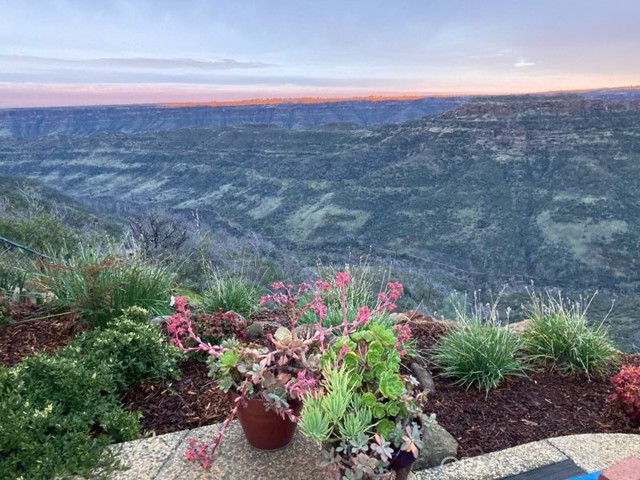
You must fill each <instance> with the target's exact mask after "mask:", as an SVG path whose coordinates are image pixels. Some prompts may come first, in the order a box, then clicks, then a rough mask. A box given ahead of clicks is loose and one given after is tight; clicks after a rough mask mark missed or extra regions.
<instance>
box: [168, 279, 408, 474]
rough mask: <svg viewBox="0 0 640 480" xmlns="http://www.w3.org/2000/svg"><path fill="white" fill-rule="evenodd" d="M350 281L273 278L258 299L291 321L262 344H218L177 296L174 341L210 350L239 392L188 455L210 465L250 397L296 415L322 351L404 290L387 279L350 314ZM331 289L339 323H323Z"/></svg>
mask: <svg viewBox="0 0 640 480" xmlns="http://www.w3.org/2000/svg"><path fill="white" fill-rule="evenodd" d="M349 281H350V278H349V275H348V274H347V273H346V272H338V274H337V275H336V278H335V279H334V280H333V281H332V282H328V281H324V280H320V279H318V280H316V282H315V283H314V284H309V283H302V284H300V285H297V286H294V285H291V284H285V283H283V282H275V283H273V284H272V289H273V293H271V294H269V295H265V296H263V297H262V298H261V299H260V301H259V303H260V304H261V305H263V306H265V307H271V308H274V309H277V310H278V311H279V312H280V313H284V315H285V316H286V318H287V323H288V324H286V325H283V326H282V327H280V328H278V329H277V330H276V331H275V333H274V334H273V335H271V334H267V336H266V341H265V342H264V344H255V343H245V342H242V341H240V340H238V339H237V338H230V339H227V340H224V341H223V342H222V343H220V344H219V345H216V344H211V343H208V342H206V341H204V340H203V339H202V338H201V337H200V336H199V335H198V334H197V333H196V329H195V327H194V324H193V322H192V321H191V318H190V316H191V312H190V310H189V308H188V306H187V305H186V302H185V299H184V298H182V297H176V299H175V308H176V312H175V314H174V315H172V316H171V317H169V319H168V320H167V331H168V332H169V335H170V336H171V341H172V342H173V343H174V344H175V345H177V346H178V347H179V348H180V349H182V350H183V351H185V352H189V351H201V352H206V353H208V354H209V355H210V358H209V365H210V375H211V376H212V377H213V378H215V379H216V381H217V382H218V385H219V387H220V388H221V389H222V390H223V391H224V392H232V393H234V394H235V395H237V398H236V399H235V400H234V403H233V405H232V408H231V411H230V413H229V415H228V416H227V418H226V419H225V421H224V422H223V425H222V428H221V429H220V430H219V432H218V433H217V434H216V436H215V437H214V438H213V439H212V441H211V442H209V443H201V444H196V442H195V441H193V442H191V444H190V448H189V449H188V450H187V453H186V457H187V458H188V459H190V460H195V461H199V462H200V463H201V464H202V465H203V466H204V467H205V468H208V467H210V466H211V462H212V456H213V454H214V452H215V450H216V448H217V447H218V445H219V443H220V441H221V439H222V436H223V435H224V433H225V431H226V430H227V429H228V427H229V424H230V422H231V420H232V419H233V418H234V417H235V416H236V414H237V413H238V409H239V408H243V407H244V406H245V405H246V402H247V401H248V400H253V399H260V400H263V401H264V402H265V405H266V408H267V409H273V410H274V411H275V412H276V413H278V414H279V415H281V416H282V417H283V418H289V419H290V420H292V421H297V418H298V416H297V414H296V412H295V410H294V409H293V408H292V400H299V399H302V398H304V396H305V394H307V393H309V392H311V391H315V390H317V389H318V385H317V379H318V375H319V368H320V359H321V356H322V353H323V352H324V351H325V350H327V349H328V348H330V346H331V345H332V342H333V340H334V339H335V338H336V337H337V336H338V335H341V336H347V335H350V334H351V333H354V332H355V331H356V330H357V329H358V328H359V327H360V326H362V325H364V324H366V323H367V322H368V321H369V319H370V318H372V317H373V316H375V315H377V314H379V313H380V312H382V311H384V310H387V309H392V308H394V304H393V301H394V300H395V299H396V298H398V297H399V296H400V294H401V288H402V287H401V286H400V285H399V284H396V283H389V289H388V291H385V292H381V293H380V294H379V297H378V302H377V303H376V305H375V306H374V307H372V308H370V307H368V306H362V307H361V308H360V309H358V312H357V314H356V316H355V318H354V319H350V318H348V316H347V314H346V287H347V285H348V284H349ZM331 290H337V291H338V292H339V295H340V298H341V301H340V302H341V304H342V305H343V306H344V307H345V310H344V314H343V316H342V321H341V322H340V323H339V324H337V325H335V326H331V327H324V326H323V318H324V316H325V314H326V311H327V308H326V306H325V304H324V302H323V294H325V293H327V292H329V291H331ZM302 299H304V300H302ZM305 312H312V315H314V317H315V323H313V324H312V325H311V326H309V325H305V328H298V321H299V320H300V318H301V316H302V315H304V314H305ZM191 345H193V346H191Z"/></svg>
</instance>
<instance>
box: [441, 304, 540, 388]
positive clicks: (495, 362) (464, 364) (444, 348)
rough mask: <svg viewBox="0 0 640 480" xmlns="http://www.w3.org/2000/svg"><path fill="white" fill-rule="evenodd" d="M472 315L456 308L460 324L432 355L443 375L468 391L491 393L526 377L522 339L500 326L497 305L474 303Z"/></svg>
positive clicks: (443, 337) (451, 330)
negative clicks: (512, 379) (509, 380)
mask: <svg viewBox="0 0 640 480" xmlns="http://www.w3.org/2000/svg"><path fill="white" fill-rule="evenodd" d="M474 303H475V305H474V307H473V313H472V315H471V316H469V315H467V313H466V311H465V310H460V309H457V310H456V312H457V317H458V318H457V321H458V324H457V325H456V326H454V327H453V328H451V329H450V330H448V331H447V332H446V333H445V334H444V335H442V337H441V338H440V342H439V344H438V345H437V346H436V347H435V349H434V351H433V355H432V360H433V362H434V363H435V364H436V365H437V366H438V368H439V369H440V375H442V376H444V377H451V378H453V379H455V383H458V384H461V385H464V386H465V387H467V388H470V387H472V386H476V387H478V388H479V389H484V390H485V391H486V393H487V395H488V394H489V391H490V390H492V389H494V388H496V387H497V386H498V385H499V384H500V383H501V382H502V381H503V380H504V379H505V378H506V377H508V376H521V375H524V372H525V370H526V369H527V368H528V367H527V365H526V364H525V363H524V360H523V355H522V352H521V348H522V342H521V340H520V338H519V336H518V335H517V334H515V333H513V332H511V331H510V330H508V329H506V328H504V327H502V326H500V320H499V317H498V308H497V302H495V303H491V304H486V305H482V304H480V303H479V302H478V301H477V296H476V301H475V302H474Z"/></svg>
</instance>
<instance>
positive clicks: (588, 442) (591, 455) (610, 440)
mask: <svg viewBox="0 0 640 480" xmlns="http://www.w3.org/2000/svg"><path fill="white" fill-rule="evenodd" d="M548 441H549V443H551V445H553V446H554V447H556V448H557V449H558V450H560V451H561V452H563V453H564V454H565V455H567V456H569V457H571V458H572V459H573V461H574V462H575V463H576V465H578V466H579V467H581V468H583V469H584V470H586V471H587V472H592V471H594V470H601V469H603V468H606V467H608V466H609V465H611V464H613V463H615V462H618V461H620V460H622V459H623V458H626V457H630V456H632V455H640V435H629V434H624V433H601V434H598V435H588V434H587V435H571V436H567V437H557V438H551V439H549V440H548Z"/></svg>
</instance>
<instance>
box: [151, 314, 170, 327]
mask: <svg viewBox="0 0 640 480" xmlns="http://www.w3.org/2000/svg"><path fill="white" fill-rule="evenodd" d="M168 318H169V315H158V316H157V317H153V318H152V319H151V320H149V321H150V322H151V323H156V324H158V325H161V324H163V323H164V322H166V321H167V319H168Z"/></svg>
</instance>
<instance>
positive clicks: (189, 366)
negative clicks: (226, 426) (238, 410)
mask: <svg viewBox="0 0 640 480" xmlns="http://www.w3.org/2000/svg"><path fill="white" fill-rule="evenodd" d="M180 370H181V372H182V376H181V378H180V379H179V380H167V381H164V382H145V383H143V384H142V385H138V386H137V387H134V388H132V389H131V390H129V391H128V392H127V393H126V394H124V395H123V396H122V398H121V400H122V403H123V404H124V405H125V407H126V408H127V409H129V410H139V411H140V412H141V413H142V420H141V424H142V429H143V430H144V431H147V432H154V433H155V434H156V435H160V434H162V433H169V432H175V431H178V430H185V429H189V428H195V427H201V426H204V425H210V424H212V423H215V422H219V421H221V420H222V419H224V417H225V415H226V414H227V412H228V411H229V403H228V401H227V397H226V395H225V394H224V393H222V392H221V391H220V390H219V389H218V387H217V385H216V384H215V382H213V381H212V380H211V378H209V377H208V376H207V372H208V367H207V364H206V363H204V362H203V361H200V360H196V359H189V360H186V361H185V362H183V363H182V364H181V365H180Z"/></svg>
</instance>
